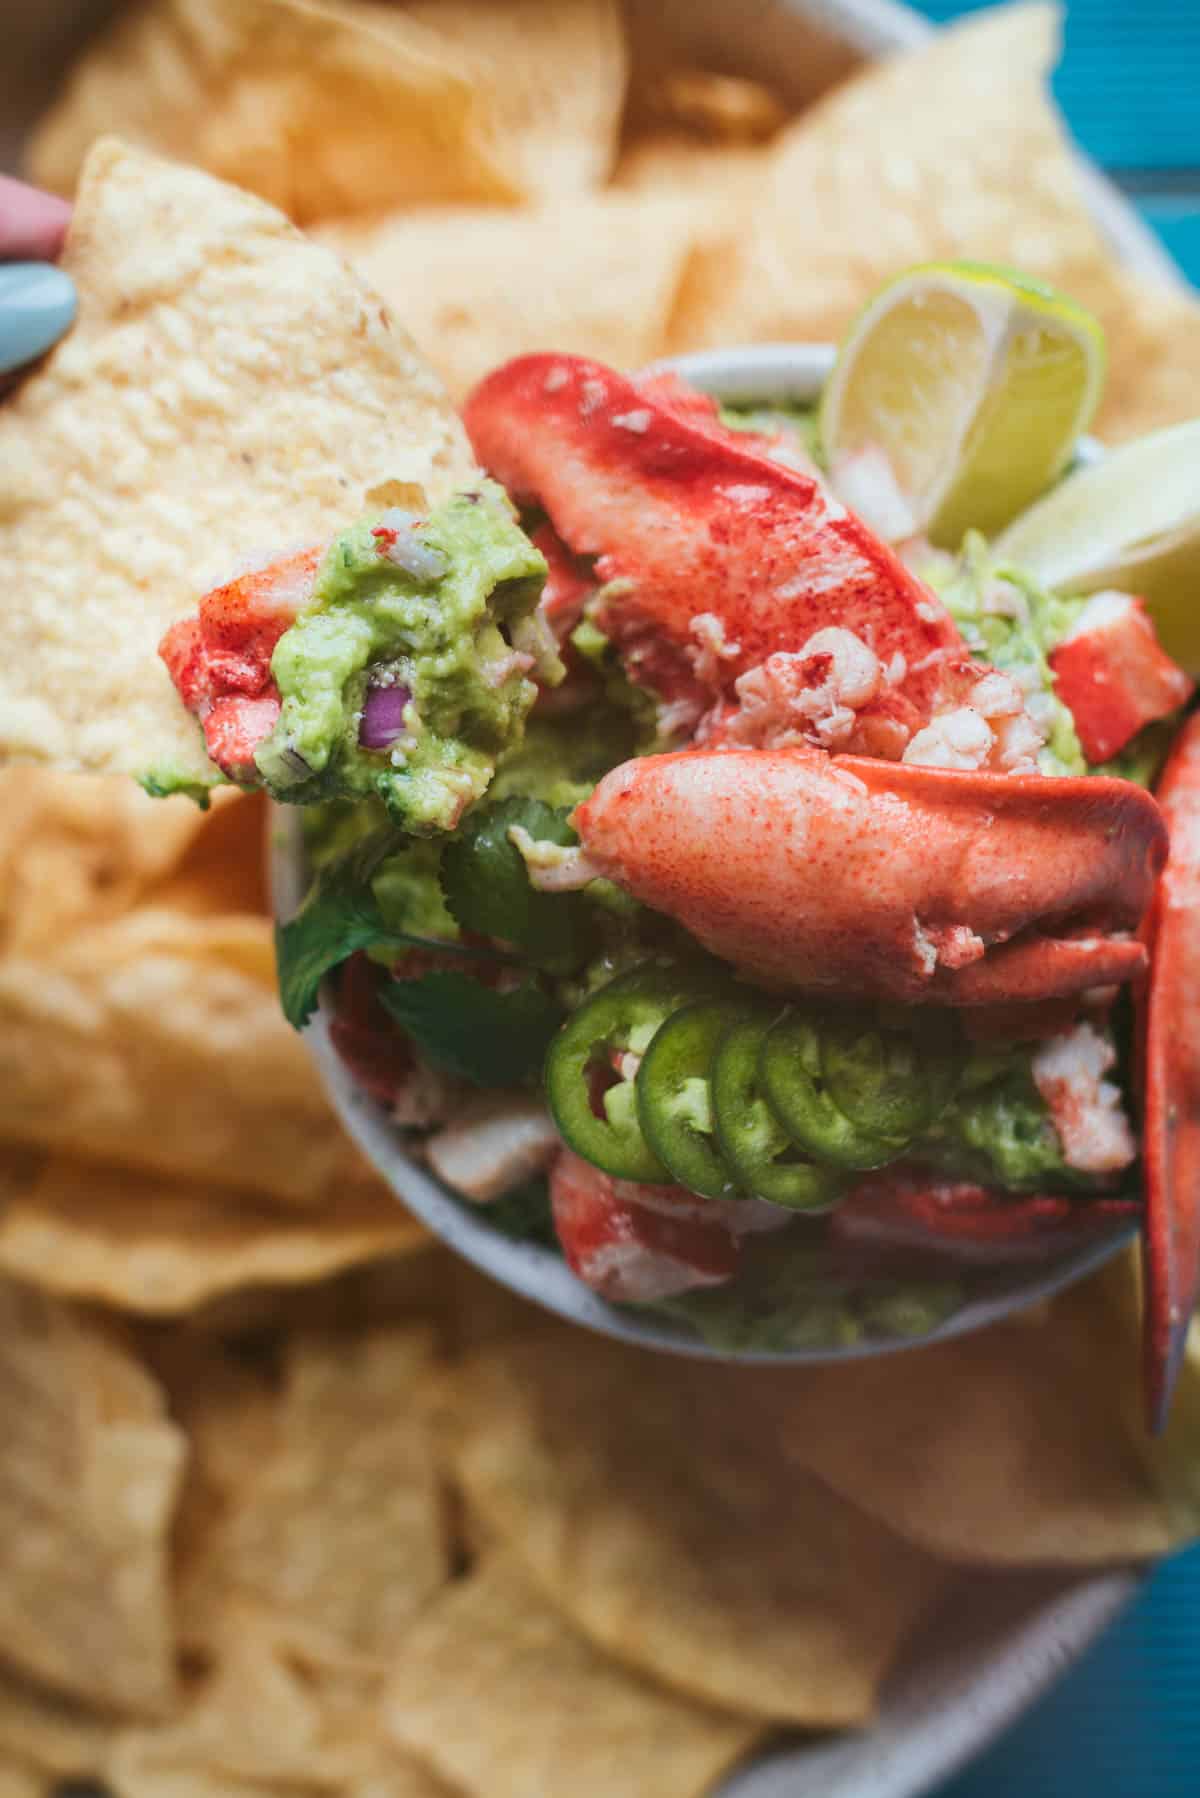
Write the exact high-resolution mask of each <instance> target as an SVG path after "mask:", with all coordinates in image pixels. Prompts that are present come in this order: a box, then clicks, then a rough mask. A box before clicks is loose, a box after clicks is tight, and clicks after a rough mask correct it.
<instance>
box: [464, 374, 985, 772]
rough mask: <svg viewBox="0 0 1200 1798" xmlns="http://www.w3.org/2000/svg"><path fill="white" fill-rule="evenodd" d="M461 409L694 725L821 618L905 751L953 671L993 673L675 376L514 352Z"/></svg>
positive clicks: (636, 669) (922, 597)
mask: <svg viewBox="0 0 1200 1798" xmlns="http://www.w3.org/2000/svg"><path fill="white" fill-rule="evenodd" d="M464 418H465V422H466V425H467V430H468V432H469V434H470V436H471V439H472V442H473V445H474V448H475V451H476V454H477V455H478V456H479V458H480V460H481V461H482V462H483V464H484V466H485V467H487V468H488V469H489V470H490V471H491V472H492V473H493V474H494V475H495V477H496V478H497V479H498V480H499V481H500V482H502V484H503V485H504V486H505V487H507V489H508V491H509V492H510V493H511V494H512V495H513V497H514V498H515V499H516V500H518V501H519V502H523V503H528V504H532V505H537V506H538V507H540V508H541V509H542V510H543V511H544V512H545V513H546V514H547V516H548V518H549V520H550V524H551V527H552V529H553V531H554V533H555V534H556V536H557V538H558V539H560V540H561V543H562V544H563V545H564V546H565V548H566V550H568V551H569V552H570V553H571V554H572V555H573V556H575V557H577V558H590V559H593V560H594V575H595V582H596V585H597V586H598V587H600V588H602V589H603V593H602V611H601V618H600V621H601V622H602V624H603V626H604V629H605V630H606V631H607V633H608V634H609V635H610V636H611V637H612V638H613V640H614V641H615V643H616V645H617V647H618V650H619V651H620V653H621V655H622V658H623V660H624V663H625V667H626V669H627V671H628V673H629V674H630V676H631V678H633V679H634V680H637V681H640V682H642V683H643V684H645V685H647V686H651V687H653V688H655V689H656V690H657V691H658V692H659V693H660V694H661V695H662V696H664V697H665V698H667V699H669V700H671V701H672V702H676V703H678V702H680V701H690V702H691V704H692V706H693V713H692V716H693V718H694V719H698V718H699V717H700V715H701V713H702V712H703V711H704V710H705V709H706V708H708V707H710V706H712V705H713V704H714V702H717V701H720V700H722V699H723V700H725V701H732V699H733V698H734V695H735V686H736V682H737V680H738V679H739V677H740V676H742V675H744V674H746V673H748V672H749V671H750V670H752V669H756V668H761V666H762V665H763V664H764V663H765V662H766V660H767V658H768V657H769V656H771V655H772V654H773V653H777V652H779V651H783V652H785V653H788V654H795V655H799V654H801V653H802V652H803V651H804V649H805V646H806V645H807V644H808V643H809V641H810V639H811V638H813V637H814V636H815V635H816V633H817V632H818V631H821V630H825V629H828V627H830V626H837V627H838V628H840V629H842V630H844V631H847V632H850V633H853V634H854V635H855V636H856V637H857V638H859V639H860V640H861V642H862V643H863V644H865V645H866V647H867V648H868V649H869V651H870V652H871V654H872V657H873V659H874V661H875V662H876V663H877V664H878V666H879V667H880V668H881V669H885V670H886V671H887V679H886V691H881V692H880V694H879V695H878V697H877V698H876V699H875V700H874V701H873V702H872V704H868V705H866V706H865V707H864V712H865V713H867V714H869V713H870V711H871V710H872V705H873V707H874V709H875V710H878V711H882V712H883V713H884V715H885V716H887V717H888V718H889V720H890V721H893V722H894V723H895V724H896V725H898V726H899V730H898V733H894V737H895V740H896V748H895V754H897V755H898V754H899V753H900V752H901V751H902V749H903V747H904V744H905V742H906V741H907V740H908V739H909V738H910V737H911V736H912V734H913V733H914V732H915V731H916V730H917V729H919V728H920V726H921V725H922V724H924V723H925V722H926V721H927V720H928V719H929V718H930V717H931V716H932V715H933V714H934V712H936V711H937V710H938V709H939V703H938V702H939V695H940V694H941V692H942V690H943V688H944V685H945V681H946V678H947V673H948V672H952V674H953V678H954V682H955V688H956V692H958V693H959V694H960V695H961V693H962V689H963V687H964V685H965V686H967V687H969V686H970V685H971V684H972V683H974V682H976V681H980V680H982V679H984V678H985V676H986V675H987V673H988V672H989V671H988V670H987V669H985V668H982V667H980V666H979V665H977V664H974V663H972V662H971V660H970V657H969V655H968V652H967V647H966V645H965V643H964V641H963V639H962V636H961V634H960V632H959V630H958V628H957V626H956V625H955V623H954V621H953V620H952V619H951V617H950V615H949V613H948V612H947V611H946V609H945V607H944V606H943V605H942V603H941V601H940V600H938V599H937V598H936V597H935V595H934V594H933V593H932V592H931V591H930V590H929V589H928V588H927V587H926V586H924V584H923V583H922V582H921V581H920V580H918V579H917V577H916V576H915V575H914V574H912V573H911V571H910V570H909V569H908V568H906V567H905V565H904V564H903V562H901V561H900V559H899V558H898V557H897V556H896V555H895V554H894V552H893V551H892V550H891V549H890V548H889V547H888V546H887V545H886V544H885V543H883V542H882V541H880V540H879V539H878V538H876V537H875V536H873V535H872V533H871V532H870V531H869V530H868V529H867V528H866V526H865V525H864V524H862V523H861V521H860V520H859V519H857V518H856V517H854V516H853V514H851V513H849V512H847V511H846V510H845V508H844V507H843V506H841V505H840V504H839V503H838V501H837V500H836V499H835V498H834V497H833V496H832V495H831V494H830V493H829V492H828V491H827V489H826V488H825V487H824V486H823V485H822V484H821V482H820V481H819V480H818V479H816V478H814V476H813V475H811V474H809V473H806V472H805V471H803V470H802V469H800V468H797V467H795V466H792V465H790V464H789V463H786V462H783V461H780V460H778V459H776V458H774V457H772V456H771V455H770V454H769V453H768V452H769V448H770V445H769V442H768V440H766V439H764V438H761V437H757V436H754V435H751V434H744V433H740V432H737V431H732V430H729V429H727V428H726V427H725V426H724V425H723V424H722V423H721V422H720V419H719V416H718V414H717V411H716V407H715V405H714V403H713V401H712V400H710V399H708V398H707V397H706V396H704V395H702V394H699V393H696V392H694V391H692V390H690V389H688V388H686V387H684V386H683V384H682V383H680V382H678V381H676V380H674V379H673V378H664V377H662V376H655V377H649V378H647V379H646V380H644V381H642V382H640V383H639V382H635V381H631V380H628V379H627V378H626V377H625V376H623V375H619V374H617V373H615V372H614V371H613V370H612V369H609V368H606V367H604V366H603V365H602V364H601V363H598V362H592V361H588V360H586V359H585V358H583V357H579V356H565V355H530V356H521V357H518V358H517V359H516V360H515V361H512V362H508V363H505V364H504V365H503V366H502V367H501V368H499V369H497V370H496V371H495V372H494V373H493V374H491V375H489V376H488V377H487V378H486V379H485V380H484V381H483V382H482V383H481V384H480V385H479V386H478V387H477V388H476V389H475V391H474V393H473V394H472V395H471V397H470V398H469V399H468V401H467V405H466V408H465V412H464ZM542 547H543V548H544V547H545V545H544V544H543V545H542ZM872 753H874V751H872Z"/></svg>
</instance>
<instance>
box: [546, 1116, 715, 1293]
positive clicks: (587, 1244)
mask: <svg viewBox="0 0 1200 1798" xmlns="http://www.w3.org/2000/svg"><path fill="white" fill-rule="evenodd" d="M720 1203H721V1201H720V1200H714V1199H701V1198H697V1197H695V1196H694V1195H693V1194H691V1193H686V1192H684V1191H683V1189H682V1188H681V1187H677V1186H667V1187H662V1186H638V1187H630V1186H628V1185H626V1184H625V1183H624V1182H623V1181H619V1180H614V1179H613V1178H612V1176H611V1175H609V1174H605V1173H601V1171H600V1169H599V1168H597V1167H593V1166H592V1165H591V1163H590V1162H588V1161H584V1160H582V1159H581V1158H580V1157H579V1156H578V1155H573V1154H572V1153H571V1151H570V1150H569V1149H564V1150H563V1152H562V1154H561V1155H560V1156H559V1157H558V1160H557V1161H556V1162H555V1164H554V1167H553V1169H552V1170H551V1174H550V1206H551V1210H552V1212H553V1215H554V1228H555V1231H556V1233H557V1235H558V1240H559V1242H560V1244H561V1245H562V1251H563V1254H564V1256H565V1257H566V1262H567V1266H568V1267H569V1268H570V1269H571V1272H572V1273H573V1274H575V1275H576V1277H577V1278H578V1279H580V1280H582V1281H583V1283H584V1285H585V1286H590V1287H591V1289H592V1291H593V1292H598V1293H599V1294H600V1296H601V1298H605V1299H609V1300H611V1301H612V1302H614V1303H617V1304H639V1305H644V1304H649V1303H650V1302H651V1301H652V1300H654V1299H663V1298H670V1297H673V1296H674V1295H675V1294H676V1293H680V1292H690V1291H692V1290H694V1289H695V1288H696V1287H700V1286H720V1285H722V1284H723V1282H724V1281H726V1280H728V1279H730V1278H731V1277H732V1275H733V1274H734V1273H735V1272H736V1271H737V1265H738V1259H739V1253H740V1250H739V1243H738V1238H737V1236H736V1235H735V1233H734V1231H733V1229H732V1228H731V1226H730V1223H729V1222H728V1221H727V1220H726V1218H725V1217H724V1216H721V1215H720V1214H719V1213H717V1209H716V1208H717V1206H718V1205H720ZM725 1209H726V1210H727V1211H728V1212H736V1211H737V1210H738V1209H739V1207H738V1206H737V1205H735V1204H733V1203H729V1204H727V1205H726V1207H725Z"/></svg>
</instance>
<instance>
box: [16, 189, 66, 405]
mask: <svg viewBox="0 0 1200 1798" xmlns="http://www.w3.org/2000/svg"><path fill="white" fill-rule="evenodd" d="M70 217H71V208H70V207H69V206H68V204H67V202H66V201H65V200H60V199H58V198H56V197H55V196H54V195H53V194H45V193H41V192H40V191H39V190H38V189H37V188H35V187H27V186H26V185H25V184H24V182H22V181H13V180H11V179H10V178H9V177H8V176H5V175H0V375H5V374H8V373H10V372H11V371H12V370H13V369H16V368H21V367H22V366H23V365H24V364H25V363H26V362H32V361H33V360H34V359H35V358H36V357H38V356H41V355H44V354H45V352H46V351H47V350H48V349H49V348H50V346H51V345H52V344H54V343H57V341H58V339H59V338H60V337H61V336H62V334H63V332H64V331H66V330H67V329H68V327H69V326H70V325H71V323H72V321H73V319H74V317H75V304H76V301H75V285H74V283H73V281H72V280H71V277H70V276H69V275H68V274H66V273H64V271H63V270H62V269H60V268H56V267H55V266H54V262H53V259H54V257H56V256H57V255H58V253H59V251H60V250H61V248H62V244H63V238H64V237H65V236H66V231H67V225H68V222H69V220H70Z"/></svg>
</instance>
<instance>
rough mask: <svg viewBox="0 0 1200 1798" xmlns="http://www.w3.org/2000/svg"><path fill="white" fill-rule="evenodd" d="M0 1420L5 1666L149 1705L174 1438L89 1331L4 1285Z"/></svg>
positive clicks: (131, 1372) (166, 1646)
mask: <svg viewBox="0 0 1200 1798" xmlns="http://www.w3.org/2000/svg"><path fill="white" fill-rule="evenodd" d="M0 1417H3V1419H4V1452H3V1454H2V1455H0V1542H3V1543H4V1544H5V1548H4V1550H3V1577H0V1643H3V1648H4V1656H5V1659H6V1660H7V1661H9V1662H10V1663H11V1664H12V1665H13V1666H14V1667H17V1668H19V1669H20V1670H21V1671H22V1672H25V1673H27V1674H30V1675H32V1676H33V1677H35V1678H38V1679H42V1680H45V1681H46V1682H47V1684H49V1685H52V1686H54V1687H55V1688H56V1689H58V1690H61V1691H63V1692H66V1693H69V1694H71V1695H72V1696H74V1697H76V1698H80V1699H83V1700H85V1701H87V1702H90V1703H93V1704H96V1705H102V1706H111V1707H112V1708H114V1709H119V1710H129V1711H134V1712H143V1713H149V1714H151V1715H153V1714H155V1713H156V1712H158V1711H160V1710H163V1709H165V1708H166V1706H167V1705H168V1703H169V1702H170V1700H171V1698H172V1696H173V1692H174V1685H175V1664H174V1656H175V1642H174V1628H173V1617H172V1603H171V1592H170V1585H169V1569H168V1533H169V1530H170V1526H171V1521H172V1516H173V1513H174V1507H175V1501H176V1496H177V1493H178V1490H179V1481H180V1475H181V1473H182V1470H183V1459H184V1441H183V1436H182V1434H181V1432H180V1431H179V1430H178V1429H177V1428H176V1427H175V1425H174V1424H172V1423H170V1422H169V1421H168V1419H167V1417H166V1414H165V1406H164V1404H163V1399H162V1394H161V1392H160V1390H159V1388H158V1387H157V1385H156V1384H155V1382H154V1381H153V1380H152V1379H151V1378H150V1376H149V1374H148V1373H147V1372H146V1370H145V1369H144V1368H143V1367H142V1366H141V1365H140V1364H139V1363H138V1362H137V1361H135V1360H134V1359H133V1357H132V1356H131V1355H130V1354H128V1353H127V1351H126V1350H125V1349H124V1347H123V1346H122V1345H121V1344H120V1343H119V1342H118V1341H117V1340H116V1339H115V1338H114V1337H113V1336H111V1335H110V1334H108V1333H107V1332H106V1331H104V1330H103V1329H102V1328H100V1327H99V1326H98V1325H92V1324H89V1323H85V1322H84V1321H83V1320H81V1319H80V1318H77V1317H76V1316H75V1315H74V1314H72V1313H71V1312H69V1311H67V1310H65V1309H64V1308H62V1307H60V1306H58V1305H56V1304H54V1303H52V1302H51V1301H50V1300H48V1299H46V1298H44V1297H43V1296H42V1295H41V1294H40V1293H36V1292H34V1291H33V1290H32V1289H30V1288H27V1287H23V1286H20V1285H17V1284H16V1283H15V1282H11V1281H7V1280H6V1281H3V1282H0Z"/></svg>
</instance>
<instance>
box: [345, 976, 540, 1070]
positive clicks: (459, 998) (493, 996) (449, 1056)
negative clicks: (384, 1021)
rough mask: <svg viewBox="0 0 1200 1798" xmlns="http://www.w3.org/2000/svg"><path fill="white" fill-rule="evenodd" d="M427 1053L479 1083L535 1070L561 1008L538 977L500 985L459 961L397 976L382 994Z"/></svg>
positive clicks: (436, 1062)
mask: <svg viewBox="0 0 1200 1798" xmlns="http://www.w3.org/2000/svg"><path fill="white" fill-rule="evenodd" d="M380 997H381V999H382V1000H383V1003H384V1005H385V1006H386V1008H387V1010H388V1011H389V1012H390V1013H391V1015H392V1016H393V1017H394V1018H395V1019H396V1020H397V1022H398V1023H400V1024H402V1025H403V1026H404V1028H405V1030H407V1031H408V1033H409V1035H410V1036H411V1037H412V1039H413V1041H414V1042H415V1044H416V1046H417V1049H418V1050H419V1051H420V1053H421V1055H422V1056H423V1057H424V1059H425V1060H426V1061H428V1062H430V1063H432V1065H433V1066H434V1067H438V1068H441V1069H442V1070H443V1071H444V1072H445V1073H447V1074H454V1075H456V1076H457V1077H458V1078H459V1079H460V1080H469V1081H471V1083H472V1084H473V1085H475V1086H518V1085H520V1084H521V1082H522V1081H524V1080H528V1079H529V1078H531V1077H532V1076H533V1075H536V1074H537V1073H538V1071H539V1070H540V1068H541V1065H542V1062H543V1061H544V1059H545V1055H546V1049H547V1047H548V1046H549V1043H550V1039H551V1037H552V1036H553V1035H554V1032H555V1031H556V1030H557V1029H558V1027H559V1025H560V1024H561V1022H562V1011H561V1010H560V1008H559V1007H558V1006H557V1005H556V1004H555V1002H554V1000H553V999H551V998H549V997H548V995H547V994H546V993H544V992H543V991H542V989H541V987H540V986H539V985H538V984H537V982H536V981H535V980H527V981H526V982H525V983H524V985H523V986H519V987H516V988H514V989H513V990H512V991H511V992H506V993H501V992H497V991H496V990H495V988H494V987H490V986H484V985H483V984H482V983H481V982H480V981H478V980H472V979H471V977H470V975H469V974H460V973H458V972H457V971H456V970H454V969H446V970H440V969H439V970H438V971H436V972H434V973H432V974H424V975H422V976H421V978H420V979H419V980H397V981H394V982H392V983H391V984H390V985H388V986H385V987H384V989H383V991H382V993H381V994H380Z"/></svg>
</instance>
